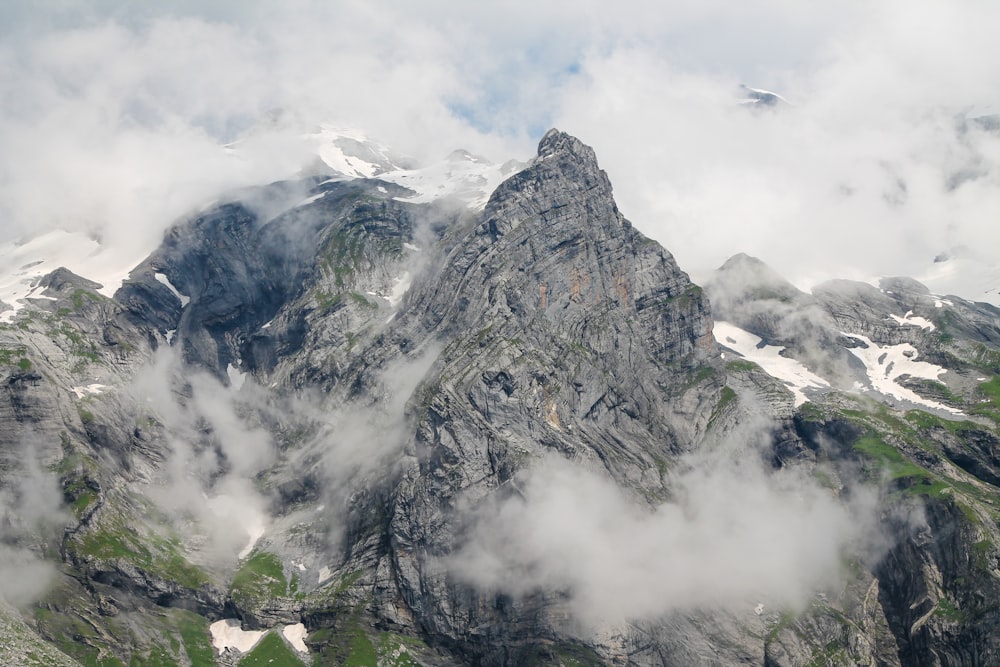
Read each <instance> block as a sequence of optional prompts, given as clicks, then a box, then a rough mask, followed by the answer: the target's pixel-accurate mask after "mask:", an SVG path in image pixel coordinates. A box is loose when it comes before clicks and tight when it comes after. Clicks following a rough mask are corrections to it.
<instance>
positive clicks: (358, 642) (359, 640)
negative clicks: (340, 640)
mask: <svg viewBox="0 0 1000 667" xmlns="http://www.w3.org/2000/svg"><path fill="white" fill-rule="evenodd" d="M346 636H347V640H348V647H349V651H350V652H349V653H348V654H347V659H346V660H345V661H344V665H343V667H378V655H377V654H376V652H375V645H374V644H372V640H371V639H369V638H368V634H367V633H366V632H365V631H364V630H363V629H362V628H361V627H360V626H358V625H354V626H353V627H351V628H350V629H349V630H348V631H347V633H346Z"/></svg>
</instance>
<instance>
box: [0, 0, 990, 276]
mask: <svg viewBox="0 0 1000 667" xmlns="http://www.w3.org/2000/svg"><path fill="white" fill-rule="evenodd" d="M997 34H1000V3H997V2H995V0H941V1H938V0H921V1H920V2H913V1H912V0H910V1H908V2H903V1H902V0H887V1H885V2H870V1H864V2H862V1H856V2H855V1H844V2H837V3H803V2H801V1H799V0H762V1H758V2H738V1H735V0H732V1H723V0H701V1H698V2H695V1H693V0H692V1H690V2H673V3H662V2H640V1H635V2H618V3H614V4H611V3H607V2H598V1H596V0H574V1H573V2H568V1H564V0H560V1H552V2H538V1H537V0H535V1H533V2H529V1H523V0H517V1H513V2H502V3H501V2H496V3H491V4H487V3H469V2H457V1H451V2H448V1H444V0H436V1H435V0H430V1H423V2H404V1H402V0H400V1H398V2H371V1H368V2H360V1H359V2H350V1H344V2H331V1H322V2H321V1H318V0H317V1H311V0H293V1H284V2H264V1H260V0H258V1H247V0H243V1H241V0H227V1H217V2H209V1H199V2H196V1H194V0H191V1H177V2H172V3H171V2H159V3H139V2H135V3H122V2H110V1H100V0H91V2H77V1H70V0H39V1H36V2H30V3H29V2H17V3H12V2H7V3H2V4H0V149H2V150H0V226H2V227H0V237H2V239H11V238H15V237H17V236H19V235H22V234H25V233H30V232H33V231H37V230H39V229H46V228H51V227H64V228H71V229H85V230H88V231H90V232H92V233H93V234H94V235H95V236H99V237H100V238H102V239H105V240H106V241H107V242H116V243H126V242H127V243H131V244H133V245H135V246H136V247H139V246H142V245H143V244H145V245H149V244H151V243H154V242H155V241H156V239H158V238H159V235H160V234H162V231H163V229H164V228H165V227H166V225H168V224H169V223H170V222H171V221H173V220H174V219H176V217H177V216H180V215H182V214H184V213H186V212H188V211H190V210H191V209H192V208H194V207H197V206H199V205H201V204H203V203H205V202H206V201H208V200H210V199H212V198H213V197H214V196H216V195H217V194H218V193H219V192H220V191H221V190H222V189H224V188H229V187H234V186H238V185H243V184H248V183H255V182H262V181H267V180H272V179H277V178H281V177H285V176H288V175H290V174H292V173H294V172H295V170H296V169H298V168H299V167H300V166H302V165H303V164H304V163H305V162H306V161H307V160H308V158H309V155H308V150H307V147H306V146H305V145H304V144H303V143H302V142H301V141H300V139H299V136H298V134H296V132H292V131H287V130H286V131H274V132H270V133H266V132H259V131H258V132H257V133H256V134H255V135H254V136H255V140H254V142H253V143H252V145H251V146H250V148H248V149H247V150H246V151H245V152H244V154H243V155H242V157H241V158H239V159H235V158H233V156H232V155H228V154H227V153H226V152H225V151H224V150H223V149H222V145H223V144H225V143H226V142H229V141H232V140H234V139H238V138H241V137H244V136H245V135H246V134H247V133H248V132H250V131H251V130H253V129H254V128H255V127H258V129H259V123H260V122H261V119H262V118H264V117H265V116H266V114H268V113H269V112H272V111H274V110H277V109H282V110H284V111H286V112H287V113H289V114H291V115H292V116H293V117H294V118H295V119H296V121H297V122H298V123H299V124H300V125H299V126H300V127H309V126H311V125H314V124H317V123H319V122H324V121H327V122H334V123H340V124H344V125H350V126H354V127H358V128H361V129H364V130H365V131H366V132H367V133H368V134H369V136H372V137H376V138H378V139H380V140H381V141H383V142H384V143H386V144H388V145H390V146H393V147H394V148H397V149H398V150H400V151H402V152H406V153H409V154H412V155H414V156H417V157H418V158H424V159H427V158H433V157H438V156H441V155H444V154H446V153H448V152H450V150H451V149H453V148H457V147H464V148H467V149H469V150H472V151H474V152H477V153H481V154H484V155H486V156H487V157H489V158H491V159H494V160H496V161H503V160H506V159H508V158H511V157H515V158H520V159H525V158H527V157H529V156H531V155H532V154H533V152H534V146H535V144H536V143H537V141H538V139H539V138H540V136H541V134H542V133H543V132H544V131H545V130H546V129H547V128H548V127H550V126H557V127H559V128H560V129H563V130H565V131H568V132H571V133H573V134H575V135H577V136H578V137H579V138H580V139H582V140H583V141H584V142H586V143H588V144H591V145H592V146H594V148H595V149H596V150H597V154H598V158H599V160H600V162H601V165H602V166H603V167H604V168H605V169H606V170H607V171H608V173H609V175H610V177H611V180H612V183H613V184H614V186H615V191H616V195H617V198H618V202H619V205H620V208H621V209H622V211H623V212H624V213H625V215H626V216H627V217H629V218H630V219H631V220H632V221H633V222H634V223H635V224H636V226H637V227H638V228H639V229H640V230H642V231H643V232H645V233H647V234H649V235H651V236H653V237H654V238H656V239H657V240H659V241H661V242H662V243H663V244H664V245H665V246H666V247H667V248H668V249H669V250H671V251H672V252H673V253H674V254H675V255H676V257H677V259H678V261H679V263H680V264H681V266H682V268H685V269H687V270H689V271H692V272H693V273H694V275H695V277H696V278H698V277H700V276H701V275H702V274H703V272H704V270H705V269H706V268H712V267H715V266H717V265H719V264H721V263H722V262H723V261H724V260H725V259H726V258H727V257H728V256H730V255H731V254H733V253H736V252H740V251H743V252H748V253H750V254H754V255H757V256H759V257H761V258H762V259H764V260H765V261H768V262H769V263H771V264H772V265H773V266H774V267H775V268H776V269H777V270H779V271H780V272H782V273H784V274H785V275H787V276H788V277H790V278H792V279H793V280H795V281H797V282H799V283H800V284H811V283H814V282H816V281H818V280H820V279H822V278H826V277H830V276H832V275H843V276H845V277H870V276H873V275H887V274H899V273H908V274H914V275H919V274H920V273H921V272H922V271H924V270H926V268H927V267H928V266H929V265H930V262H931V260H932V259H933V257H934V256H935V255H937V254H938V253H941V252H945V251H951V250H954V249H956V248H963V247H964V248H965V250H964V252H967V253H969V254H972V255H976V256H978V257H979V258H981V259H983V260H986V261H991V262H995V261H996V260H997V259H998V257H1000V225H998V224H997V217H998V215H997V213H998V212H1000V176H998V170H997V163H998V161H1000V138H998V136H997V135H995V134H994V135H991V134H989V133H987V132H984V131H981V130H979V129H976V128H975V127H972V128H971V129H969V130H968V131H965V132H962V131H960V130H959V127H960V123H959V119H960V118H963V117H974V116H979V115H983V114H988V113H996V112H997V111H998V110H1000V105H998V99H997V98H998V96H1000V86H998V85H997V83H998V82H1000V40H997V39H996V35H997ZM740 83H745V84H747V85H750V86H756V87H761V88H766V89H769V90H774V91H776V92H779V93H780V94H781V95H783V96H784V97H785V98H786V99H787V100H788V101H789V104H788V105H786V106H784V107H783V108H782V109H779V110H777V111H776V112H774V113H755V112H753V111H751V110H749V109H747V108H746V107H745V106H741V105H739V104H737V103H736V100H737V99H738V97H739V90H738V85H739V84H740ZM956 184H957V185H956Z"/></svg>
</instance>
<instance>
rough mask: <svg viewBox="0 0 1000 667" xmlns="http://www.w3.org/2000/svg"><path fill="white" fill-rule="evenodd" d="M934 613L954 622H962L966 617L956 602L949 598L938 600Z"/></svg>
mask: <svg viewBox="0 0 1000 667" xmlns="http://www.w3.org/2000/svg"><path fill="white" fill-rule="evenodd" d="M934 615H935V616H937V617H938V618H943V619H945V620H946V621H951V622H953V623H961V622H962V621H963V620H964V618H965V616H964V615H963V614H962V612H961V611H960V610H959V608H958V607H956V606H955V603H954V602H952V601H951V600H948V599H947V598H941V599H940V600H938V603H937V607H936V608H935V609H934Z"/></svg>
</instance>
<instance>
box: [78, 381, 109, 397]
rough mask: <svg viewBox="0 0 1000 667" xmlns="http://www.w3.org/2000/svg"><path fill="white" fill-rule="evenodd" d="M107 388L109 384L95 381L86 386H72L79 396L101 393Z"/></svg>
mask: <svg viewBox="0 0 1000 667" xmlns="http://www.w3.org/2000/svg"><path fill="white" fill-rule="evenodd" d="M107 388H108V387H107V385H103V384H97V383H94V384H88V385H87V386H85V387H71V390H72V392H73V393H74V394H76V397H77V398H83V397H84V396H86V395H87V394H100V393H101V392H102V391H104V390H105V389H107Z"/></svg>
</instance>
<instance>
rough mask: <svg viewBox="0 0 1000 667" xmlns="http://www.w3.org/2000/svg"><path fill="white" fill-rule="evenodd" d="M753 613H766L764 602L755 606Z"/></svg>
mask: <svg viewBox="0 0 1000 667" xmlns="http://www.w3.org/2000/svg"><path fill="white" fill-rule="evenodd" d="M753 613H755V614H757V615H758V616H760V615H761V614H763V613H764V603H763V602H758V603H757V606H756V607H754V608H753Z"/></svg>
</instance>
